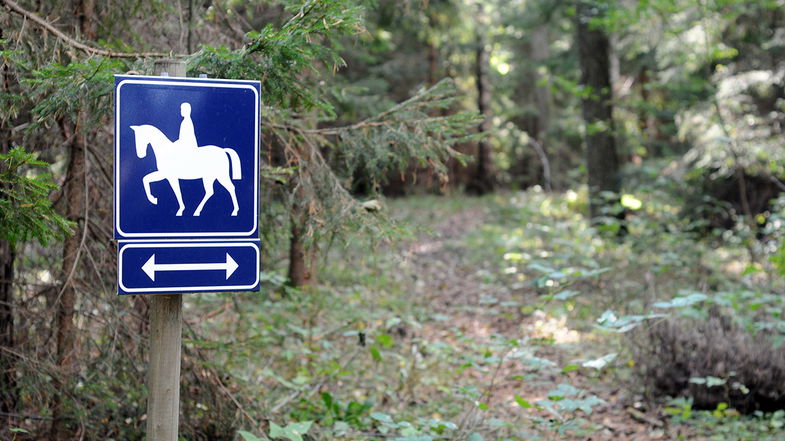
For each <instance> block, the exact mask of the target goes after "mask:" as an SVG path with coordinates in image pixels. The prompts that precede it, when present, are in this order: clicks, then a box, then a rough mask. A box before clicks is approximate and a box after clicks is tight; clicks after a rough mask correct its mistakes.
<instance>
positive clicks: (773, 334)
mask: <svg viewBox="0 0 785 441" xmlns="http://www.w3.org/2000/svg"><path fill="white" fill-rule="evenodd" d="M622 201H623V203H625V204H627V205H629V206H630V207H632V208H629V207H628V209H629V213H630V214H629V215H628V216H627V218H626V219H625V220H623V221H619V220H618V219H616V218H615V217H611V216H609V217H608V218H605V219H603V221H602V222H600V223H599V224H597V225H594V226H590V225H589V224H588V222H587V221H586V219H585V218H584V217H583V216H582V215H581V214H580V213H581V212H582V211H583V210H584V209H585V194H584V192H577V193H576V192H566V193H563V194H552V195H549V194H545V193H543V192H541V191H537V190H531V191H528V192H525V193H516V194H505V195H496V196H492V197H486V198H468V197H462V196H460V197H452V198H437V197H417V198H407V199H402V200H394V201H387V202H386V203H387V207H386V209H387V210H388V212H389V213H391V214H392V215H393V216H394V217H397V218H399V219H402V220H404V221H408V222H410V223H411V224H412V226H413V228H412V230H413V231H414V232H415V234H417V235H419V239H417V240H414V239H404V240H401V241H400V242H398V243H376V244H374V245H369V243H367V242H364V241H360V240H358V241H356V242H350V243H347V244H341V245H334V246H333V247H331V249H330V253H329V254H328V255H327V256H326V257H325V258H324V260H323V261H322V265H321V268H320V278H321V281H322V286H321V287H320V288H316V289H310V290H303V291H301V290H295V289H291V288H288V287H287V286H286V285H285V284H284V279H283V277H282V276H280V275H279V274H281V269H280V268H278V267H277V266H276V265H271V266H270V267H269V268H267V270H266V272H265V273H264V274H263V276H264V277H263V278H264V280H265V286H264V289H263V292H262V293H261V294H259V295H251V296H249V295H242V296H233V297H226V296H209V295H208V296H199V297H189V301H188V308H189V311H190V314H191V316H193V317H198V316H210V318H211V319H210V320H194V327H195V328H196V331H195V334H194V335H195V336H194V338H192V339H190V340H188V342H187V345H188V347H189V348H192V349H199V351H200V352H201V353H204V354H207V355H206V356H205V358H204V360H203V361H202V362H201V363H203V364H204V365H205V366H208V367H220V369H217V371H219V372H221V374H222V375H224V378H223V379H222V383H221V387H220V389H221V391H220V393H221V394H223V396H224V400H229V401H231V402H233V403H234V405H235V407H236V408H237V411H236V412H235V414H234V415H233V418H234V427H237V428H238V429H242V430H239V431H238V432H237V435H235V436H236V437H238V438H239V439H243V440H256V439H288V440H304V439H310V440H332V439H342V440H371V439H392V440H398V441H415V440H417V441H428V440H438V439H449V440H468V441H480V440H500V441H501V440H519V439H520V440H523V439H526V440H532V439H548V440H555V439H587V437H589V436H590V435H591V434H595V435H596V434H597V433H599V432H598V431H601V430H607V428H604V426H603V422H602V421H603V418H602V417H600V416H597V417H595V415H597V413H602V414H603V415H606V414H607V413H610V414H613V415H617V414H615V413H613V412H614V411H613V409H618V410H619V411H620V413H621V414H622V415H626V413H625V412H624V409H625V408H628V407H629V408H633V409H639V410H641V411H644V412H647V414H649V415H650V416H652V418H655V419H659V420H662V419H667V420H669V421H670V422H671V423H672V424H671V425H670V426H669V428H668V429H667V430H669V431H670V432H668V433H667V434H666V433H665V432H664V431H665V430H666V429H663V428H661V427H658V426H656V425H655V426H651V427H644V428H641V429H640V430H644V431H647V433H651V434H653V435H652V436H653V437H656V436H655V435H656V434H657V433H658V431H659V433H660V434H661V436H664V437H666V438H667V437H668V436H673V437H675V438H678V437H685V436H686V435H684V434H693V435H695V434H701V436H709V437H711V439H720V440H724V439H728V440H730V439H758V438H754V437H747V435H744V434H746V433H756V434H757V435H756V436H759V438H760V439H767V438H765V437H764V434H765V436H768V437H772V438H771V439H776V437H777V436H785V431H782V430H781V427H782V424H781V422H782V421H783V418H782V415H781V414H779V413H773V414H772V413H760V412H759V413H757V414H754V413H753V414H752V415H751V416H743V415H742V414H741V410H748V409H746V408H744V409H742V407H741V405H739V409H736V408H735V407H734V406H736V405H737V402H736V401H733V400H732V399H727V395H725V396H724V397H725V398H723V399H724V401H719V402H717V403H716V405H715V403H714V402H712V401H708V402H703V401H700V403H698V401H695V400H696V397H698V394H697V393H695V392H696V391H697V390H698V389H699V388H701V387H706V388H711V387H714V386H716V385H715V384H714V383H711V384H709V382H710V381H715V380H710V378H713V377H715V376H716V375H718V374H716V372H717V371H715V370H708V371H699V370H696V371H694V372H693V371H688V370H685V372H684V375H686V381H687V383H686V384H687V385H689V387H687V388H682V390H681V391H679V390H675V389H670V390H669V392H668V393H673V394H681V395H682V396H683V397H684V398H682V401H675V402H674V401H670V399H668V398H665V397H653V398H652V404H654V405H653V406H651V407H649V408H648V409H647V407H646V405H645V404H642V403H644V402H645V400H644V399H643V398H645V393H646V392H647V389H646V388H644V387H641V384H646V383H645V381H644V382H641V375H643V376H644V377H646V376H652V377H654V375H653V374H652V372H651V371H650V370H647V369H646V361H652V360H654V359H653V358H652V357H653V355H652V354H650V353H647V352H641V351H638V350H633V349H632V348H633V347H637V348H640V347H641V345H643V347H644V348H645V347H646V344H649V343H647V342H650V340H647V339H646V338H650V337H651V336H653V335H655V334H653V333H652V332H654V331H653V330H656V329H662V326H665V325H664V323H684V322H685V321H688V320H694V321H698V322H700V323H705V322H706V320H707V318H708V317H709V310H710V307H712V306H714V307H721V308H726V309H727V310H729V311H730V310H732V311H733V317H734V319H733V323H734V324H733V326H732V327H729V328H728V329H731V328H732V329H734V330H736V329H738V330H743V331H745V332H751V333H753V334H750V335H754V333H755V332H763V330H764V329H765V332H766V333H767V335H768V337H767V338H769V340H768V341H770V342H771V343H772V344H778V342H780V341H781V340H782V332H783V331H785V326H782V325H781V322H780V316H781V315H780V314H781V302H779V301H778V300H777V296H776V293H777V292H778V291H777V290H779V289H781V287H780V286H779V285H778V282H777V278H776V275H777V273H776V268H775V267H774V265H773V264H771V263H768V261H765V262H750V261H749V259H748V257H747V256H746V254H745V253H746V250H747V244H745V243H742V242H739V241H736V242H734V240H732V239H733V238H732V237H728V236H727V235H725V236H723V235H722V234H720V235H716V236H710V237H706V236H705V235H701V234H699V233H696V232H695V229H693V228H691V226H690V225H689V223H688V221H684V220H682V219H681V218H680V217H679V207H678V204H675V203H670V202H669V201H668V200H667V198H665V197H663V195H661V194H657V193H655V192H650V193H647V194H642V195H625V197H623V198H622ZM618 222H625V229H626V231H627V232H626V234H625V235H619V234H617V233H618V231H619V230H620V228H619V225H616V224H615V223H618ZM770 248H771V250H773V251H771V252H770V253H769V254H772V255H774V254H775V251H776V250H777V249H778V248H777V247H776V246H774V247H770ZM369 250H370V251H369ZM271 259H272V261H273V262H275V261H276V260H275V256H271ZM745 293H750V294H745ZM690 296H692V297H690ZM753 305H755V306H753ZM728 308H729V309H728ZM216 311H217V312H216ZM671 317H678V318H673V319H671ZM670 320H677V321H673V322H672V321H670ZM658 327H659V328H658ZM633 329H634V331H632V330H633ZM696 329H701V328H696ZM647 330H649V331H648V334H646V332H647ZM630 331H632V332H630ZM669 332H671V333H675V335H679V336H680V337H683V338H687V339H689V335H688V334H687V333H685V332H682V331H679V330H678V329H670V331H669ZM694 334H696V335H699V334H700V332H694ZM631 335H636V336H638V337H637V341H636V342H637V343H638V346H632V347H631V346H630V345H629V344H628V341H627V340H626V337H627V336H631ZM642 335H643V336H644V337H641V336H642ZM646 335H648V336H649V337H645V336H646ZM196 336H198V337H196ZM715 337H717V338H716V339H715V340H723V337H722V335H716V336H715ZM750 338H751V340H744V339H743V338H742V339H741V340H740V341H742V342H745V341H746V342H748V346H754V345H759V344H760V343H759V340H756V338H757V337H750ZM725 340H728V339H725ZM684 344H685V345H686V344H688V343H684ZM759 352H764V351H763V350H760V351H759ZM729 369H731V368H730V367H728V370H726V371H725V372H726V375H725V377H716V378H721V379H723V380H724V381H725V383H723V384H724V385H727V387H731V386H732V385H733V384H734V383H733V381H735V380H733V379H732V378H731V374H730V372H731V371H730V370H729ZM703 372H705V375H704V373H703ZM636 375H637V376H636ZM734 375H737V376H739V377H741V369H737V371H736V374H734ZM745 378H746V377H745ZM701 379H702V380H703V383H701ZM717 381H719V380H717ZM619 385H622V386H623V387H621V388H620V387H619ZM750 386H752V385H746V386H745V387H746V388H747V389H749V390H752V388H751V387H750ZM739 390H741V388H739ZM649 391H650V390H649ZM690 391H692V395H695V397H691V396H689V395H690ZM195 396H196V397H198V396H199V395H198V394H197V395H195ZM674 403H675V404H674ZM720 403H724V404H720ZM202 406H204V407H207V406H210V404H209V403H202ZM657 406H659V407H657ZM191 407H192V408H194V409H200V406H199V403H197V404H194V405H192V406H191ZM657 408H662V409H665V410H664V411H663V412H660V413H657V412H656V411H655V409H657ZM698 408H708V409H709V410H707V411H701V410H698ZM759 408H761V407H752V408H750V409H749V410H751V411H752V410H755V409H759ZM764 410H771V409H769V408H765V409H764ZM223 414H225V410H224V411H223ZM626 421H627V424H630V420H629V419H627V420H626ZM219 426H220V425H219ZM674 427H675V428H674ZM764 427H765V430H764V429H762V428H764ZM734 431H735V432H736V433H738V434H740V435H739V438H732V437H731V436H732V435H731V433H733V432H734ZM750 436H752V435H750ZM603 439H604V438H603ZM608 439H613V438H608ZM683 439H688V438H683Z"/></svg>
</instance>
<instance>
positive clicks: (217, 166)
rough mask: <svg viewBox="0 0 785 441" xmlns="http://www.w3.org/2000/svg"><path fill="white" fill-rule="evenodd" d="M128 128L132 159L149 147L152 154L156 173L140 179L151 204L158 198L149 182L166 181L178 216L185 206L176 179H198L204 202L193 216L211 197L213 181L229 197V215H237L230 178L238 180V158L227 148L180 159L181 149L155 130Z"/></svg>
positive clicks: (204, 150) (200, 150) (201, 149)
mask: <svg viewBox="0 0 785 441" xmlns="http://www.w3.org/2000/svg"><path fill="white" fill-rule="evenodd" d="M131 129H133V131H134V134H135V139H136V156H138V157H140V158H144V157H145V156H147V146H148V145H150V146H152V147H153V153H154V154H155V163H156V166H157V168H158V170H156V171H154V172H152V173H150V174H148V175H147V176H145V177H144V178H142V184H144V191H145V193H146V194H147V199H148V200H149V201H150V202H151V203H153V204H157V203H158V198H156V197H155V196H153V194H152V193H151V192H150V183H151V182H158V181H163V180H164V179H166V180H167V182H169V185H170V186H171V187H172V191H174V195H175V196H176V197H177V203H178V204H180V209H179V210H178V211H177V216H182V215H183V210H184V209H185V205H183V196H182V194H181V193H180V179H201V180H202V183H203V184H204V199H202V202H201V203H200V204H199V206H198V207H196V211H195V212H194V216H199V215H200V214H201V212H202V207H204V204H205V202H207V200H208V199H210V197H211V196H212V195H213V184H214V183H215V181H216V180H217V181H218V182H219V183H221V185H223V187H224V188H225V189H226V190H227V191H228V192H229V195H231V196H232V204H234V210H233V211H232V216H237V210H238V206H237V195H236V194H235V192H234V184H233V183H232V179H242V178H241V175H240V158H239V157H238V156H237V152H235V151H234V150H232V149H230V148H222V147H218V146H214V145H206V146H201V147H198V148H196V149H195V150H192V151H189V152H187V155H188V156H187V157H182V156H183V155H182V153H183V150H182V149H178V148H175V147H174V146H173V143H172V141H170V140H169V138H167V137H166V135H164V134H163V133H162V132H161V131H160V130H158V129H157V128H156V127H153V126H151V125H140V126H131ZM227 155H228V156H227ZM229 158H231V161H232V163H231V171H232V175H231V179H230V178H229Z"/></svg>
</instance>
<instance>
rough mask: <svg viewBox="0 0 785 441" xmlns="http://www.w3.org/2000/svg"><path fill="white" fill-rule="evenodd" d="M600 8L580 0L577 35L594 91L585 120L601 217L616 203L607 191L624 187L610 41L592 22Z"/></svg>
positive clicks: (592, 200) (592, 207)
mask: <svg viewBox="0 0 785 441" xmlns="http://www.w3.org/2000/svg"><path fill="white" fill-rule="evenodd" d="M597 11H598V8H597V4H596V2H595V1H593V0H578V13H577V35H576V37H577V44H578V55H579V62H580V66H581V84H582V85H583V86H584V87H585V88H586V89H587V90H588V91H589V92H590V93H589V94H588V95H587V96H586V97H585V98H583V119H584V122H585V124H586V169H587V173H588V178H589V179H588V180H589V215H590V216H591V217H592V218H595V217H598V216H600V215H601V214H602V208H603V207H605V206H607V205H609V204H613V203H614V201H613V200H608V198H607V196H606V195H607V194H608V193H607V192H611V193H618V192H619V189H620V183H619V177H618V171H619V158H618V155H617V153H616V142H615V139H614V132H615V130H614V124H613V105H612V102H611V79H610V57H609V55H610V52H609V51H610V43H609V40H608V37H607V36H606V35H605V33H604V32H603V31H602V30H601V29H599V28H597V27H595V26H594V25H593V24H592V23H591V21H592V19H593V18H595V17H596V14H597Z"/></svg>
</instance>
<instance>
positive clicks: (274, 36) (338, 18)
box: [189, 0, 363, 115]
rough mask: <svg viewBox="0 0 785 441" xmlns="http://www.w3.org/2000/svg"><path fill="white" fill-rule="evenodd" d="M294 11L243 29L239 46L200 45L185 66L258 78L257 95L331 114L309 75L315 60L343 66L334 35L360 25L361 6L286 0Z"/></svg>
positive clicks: (280, 105)
mask: <svg viewBox="0 0 785 441" xmlns="http://www.w3.org/2000/svg"><path fill="white" fill-rule="evenodd" d="M286 7H287V10H288V11H289V12H290V13H292V14H294V15H293V16H292V18H290V19H289V20H288V21H286V23H284V24H283V25H282V26H280V27H275V26H273V25H267V26H265V27H264V28H263V29H262V30H261V31H259V32H256V31H252V32H249V33H248V34H247V38H248V39H249V40H250V41H249V42H248V43H246V44H245V45H244V46H243V47H242V48H241V49H238V50H235V51H231V50H229V49H227V48H225V47H218V48H214V47H210V46H207V45H205V46H203V47H202V50H201V51H199V52H198V53H197V54H196V55H194V56H193V57H191V58H190V59H189V64H190V70H191V71H194V72H199V73H206V74H208V75H210V76H212V77H216V78H242V79H259V80H261V82H262V101H263V102H264V103H265V104H266V105H269V106H273V107H278V108H286V109H289V110H308V109H310V108H313V107H316V108H319V109H320V110H322V111H324V112H326V113H327V114H328V115H334V112H333V108H332V104H331V103H330V102H329V101H327V99H326V97H325V96H324V94H323V93H320V89H321V87H319V86H318V85H317V84H316V82H315V81H313V79H312V78H309V77H310V76H311V75H312V76H315V77H317V78H318V77H320V76H321V72H320V70H319V66H320V65H321V66H324V67H327V68H328V69H329V70H331V71H332V72H335V71H336V70H338V69H339V68H341V67H344V66H345V64H346V63H345V62H344V61H343V59H341V57H340V56H339V54H338V50H337V39H338V38H339V37H340V36H343V35H353V34H355V33H358V32H361V31H362V17H363V13H362V8H361V7H359V6H357V5H356V3H355V2H352V1H346V0H341V1H326V0H308V1H306V2H299V1H290V2H287V5H286Z"/></svg>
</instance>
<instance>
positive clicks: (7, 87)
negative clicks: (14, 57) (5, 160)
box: [0, 27, 18, 434]
mask: <svg viewBox="0 0 785 441" xmlns="http://www.w3.org/2000/svg"><path fill="white" fill-rule="evenodd" d="M2 38H3V29H2V28H1V27H0V41H1V40H2ZM0 80H2V90H3V93H11V81H12V77H11V72H10V68H9V66H8V65H7V64H5V63H3V65H2V78H0ZM10 125H11V124H10V123H9V124H6V123H3V124H0V127H2V128H0V153H3V154H5V153H8V151H9V150H11V144H12V141H11V130H10ZM15 257H16V256H15V253H14V250H13V248H12V247H11V244H10V243H8V241H5V240H1V241H0V347H3V348H9V349H11V348H13V347H14V299H13V283H14V260H15ZM14 365H15V363H14V360H13V358H12V357H10V356H8V354H7V353H4V351H2V350H0V412H2V413H3V415H2V416H0V433H4V434H7V433H9V432H8V430H9V429H10V428H11V427H12V417H11V414H14V413H16V403H17V401H18V396H17V394H18V392H17V388H16V376H15V374H14Z"/></svg>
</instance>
